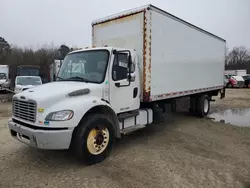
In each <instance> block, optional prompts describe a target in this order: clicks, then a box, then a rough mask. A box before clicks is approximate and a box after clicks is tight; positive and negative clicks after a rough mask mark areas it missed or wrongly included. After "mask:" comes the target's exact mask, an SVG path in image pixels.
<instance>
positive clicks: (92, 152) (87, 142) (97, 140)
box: [72, 114, 114, 165]
mask: <svg viewBox="0 0 250 188" xmlns="http://www.w3.org/2000/svg"><path fill="white" fill-rule="evenodd" d="M113 138H114V129H113V125H112V122H111V121H110V120H109V118H107V117H106V116H105V115H103V114H90V115H87V116H86V117H85V118H83V120H82V121H81V123H80V124H79V125H78V127H77V128H76V130H75V131H74V134H73V139H72V147H73V151H74V153H75V155H76V157H77V158H78V159H79V160H81V161H83V162H84V163H86V164H89V165H91V164H95V163H99V162H102V161H103V160H104V159H105V158H106V157H107V156H108V155H109V153H110V151H111V149H112V145H113Z"/></svg>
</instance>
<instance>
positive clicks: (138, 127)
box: [121, 125, 146, 135]
mask: <svg viewBox="0 0 250 188" xmlns="http://www.w3.org/2000/svg"><path fill="white" fill-rule="evenodd" d="M145 127H146V126H145V125H135V126H131V127H127V128H125V129H122V130H121V134H123V135H128V134H130V133H132V132H134V131H137V130H139V129H143V128H145Z"/></svg>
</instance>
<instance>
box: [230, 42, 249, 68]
mask: <svg viewBox="0 0 250 188" xmlns="http://www.w3.org/2000/svg"><path fill="white" fill-rule="evenodd" d="M247 61H250V52H249V51H248V50H247V48H246V47H244V46H240V47H234V48H233V50H232V51H231V52H229V54H228V64H243V63H246V62H247Z"/></svg>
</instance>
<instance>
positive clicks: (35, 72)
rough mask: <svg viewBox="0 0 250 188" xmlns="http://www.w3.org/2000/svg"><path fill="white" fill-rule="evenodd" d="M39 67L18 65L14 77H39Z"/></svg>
mask: <svg viewBox="0 0 250 188" xmlns="http://www.w3.org/2000/svg"><path fill="white" fill-rule="evenodd" d="M40 75H41V72H40V66H37V65H19V66H18V67H17V71H16V76H40Z"/></svg>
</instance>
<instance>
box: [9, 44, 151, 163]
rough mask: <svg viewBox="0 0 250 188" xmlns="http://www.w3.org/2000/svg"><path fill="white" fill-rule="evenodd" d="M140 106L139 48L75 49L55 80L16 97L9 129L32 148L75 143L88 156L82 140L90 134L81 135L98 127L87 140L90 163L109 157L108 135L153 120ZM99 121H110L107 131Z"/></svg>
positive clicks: (111, 135)
mask: <svg viewBox="0 0 250 188" xmlns="http://www.w3.org/2000/svg"><path fill="white" fill-rule="evenodd" d="M139 107H140V75H139V66H138V61H137V56H136V52H135V50H132V49H121V48H112V47H100V48H90V49H85V50H78V51H74V52H70V53H69V54H68V55H67V56H66V57H65V59H64V61H63V64H62V66H61V68H60V71H59V73H58V77H57V80H56V81H55V82H50V83H47V84H44V85H40V86H37V87H34V88H31V89H29V90H25V91H22V92H21V93H18V94H16V95H14V96H13V115H12V118H11V119H10V120H9V127H10V129H11V134H12V136H13V137H14V138H16V139H18V140H19V141H21V142H24V143H26V144H28V145H30V146H33V147H36V148H40V149H68V148H71V146H72V145H73V146H72V147H73V148H75V149H74V151H76V152H78V154H77V156H82V155H83V153H82V150H81V152H80V154H79V151H80V150H79V147H80V145H79V143H80V141H79V139H83V137H84V139H88V138H87V137H89V136H86V138H85V136H83V135H79V134H80V133H83V132H84V130H85V129H86V128H89V129H91V131H93V133H91V134H90V133H89V134H90V135H95V136H93V137H91V138H89V139H90V141H89V142H90V143H92V145H91V144H90V143H88V144H87V146H86V147H89V149H88V150H84V152H86V151H88V155H90V156H92V157H91V158H88V160H87V161H92V160H94V161H95V162H96V161H98V160H99V158H100V155H98V154H101V156H102V157H103V158H105V155H106V154H105V153H106V152H107V151H106V150H108V149H106V148H107V147H109V145H105V144H104V143H106V142H107V141H105V138H106V139H113V138H115V137H117V138H120V137H121V133H122V131H124V130H125V129H126V128H130V127H133V126H134V125H136V124H138V125H140V126H145V125H147V124H149V123H152V110H151V109H141V110H139ZM134 112H136V114H135V113H134ZM24 114H26V115H24ZM149 116H150V117H149ZM130 117H131V118H132V119H129V118H130ZM100 123H101V124H106V126H105V128H104V129H103V127H101V128H100V127H99V128H96V127H95V126H97V125H98V126H101V124H100ZM86 124H87V125H86ZM100 129H101V130H102V131H101V133H100V132H98V130H100ZM105 135H106V136H105ZM107 135H109V137H107ZM91 139H92V141H91ZM93 140H95V141H93ZM97 140H98V141H97ZM96 143H99V144H96ZM110 144H111V142H110ZM105 149H106V150H105ZM104 150H105V152H104V153H102V152H103V151H104ZM85 156H86V155H85ZM93 157H94V158H93ZM100 159H101V158H100Z"/></svg>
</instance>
